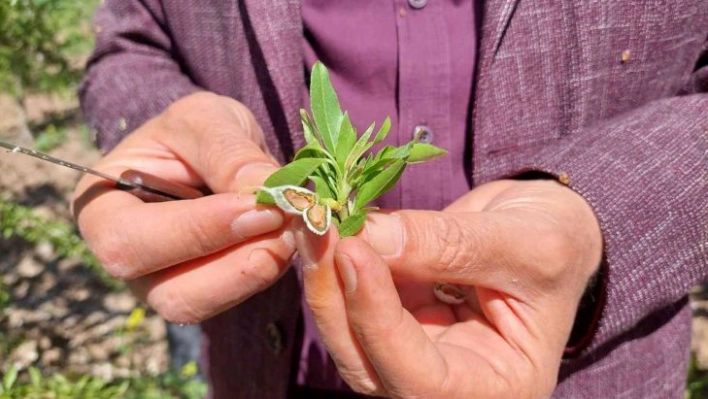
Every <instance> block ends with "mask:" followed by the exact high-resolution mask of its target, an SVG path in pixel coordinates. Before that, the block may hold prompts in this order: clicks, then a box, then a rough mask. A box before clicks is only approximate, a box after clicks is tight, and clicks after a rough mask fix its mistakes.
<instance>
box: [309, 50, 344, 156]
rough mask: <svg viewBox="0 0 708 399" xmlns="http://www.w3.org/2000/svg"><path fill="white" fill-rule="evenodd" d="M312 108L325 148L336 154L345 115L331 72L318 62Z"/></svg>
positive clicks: (314, 72) (312, 82)
mask: <svg viewBox="0 0 708 399" xmlns="http://www.w3.org/2000/svg"><path fill="white" fill-rule="evenodd" d="M310 108H311V109H312V117H313V118H314V119H315V124H316V127H317V130H319V132H320V133H321V134H322V141H323V142H324V143H323V144H324V146H325V148H327V150H328V151H329V152H330V153H332V154H335V153H336V151H337V142H338V141H339V125H340V124H341V121H342V116H343V115H342V110H341V108H340V107H339V100H338V99H337V93H335V92H334V88H333V87H332V82H331V81H330V79H329V72H327V68H325V66H324V65H323V64H322V63H321V62H316V63H315V65H314V66H313V67H312V76H311V79H310Z"/></svg>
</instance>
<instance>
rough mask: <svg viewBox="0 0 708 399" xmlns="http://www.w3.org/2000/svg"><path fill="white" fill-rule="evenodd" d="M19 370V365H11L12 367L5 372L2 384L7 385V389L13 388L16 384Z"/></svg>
mask: <svg viewBox="0 0 708 399" xmlns="http://www.w3.org/2000/svg"><path fill="white" fill-rule="evenodd" d="M17 372H18V370H17V367H15V366H10V368H9V369H8V370H7V372H6V373H5V377H4V378H3V381H2V384H3V386H4V387H5V390H6V391H9V390H11V389H12V386H13V385H15V381H16V380H17Z"/></svg>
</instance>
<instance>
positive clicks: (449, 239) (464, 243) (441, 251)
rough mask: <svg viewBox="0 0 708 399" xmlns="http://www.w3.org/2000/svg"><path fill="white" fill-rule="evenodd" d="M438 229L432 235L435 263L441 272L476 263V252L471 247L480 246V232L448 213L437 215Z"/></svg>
mask: <svg viewBox="0 0 708 399" xmlns="http://www.w3.org/2000/svg"><path fill="white" fill-rule="evenodd" d="M435 218H436V219H435V227H436V230H437V231H435V232H434V234H433V235H432V237H430V239H431V241H430V242H432V243H433V248H434V250H433V256H434V257H435V259H434V260H433V264H434V265H436V267H437V268H438V269H439V271H441V272H451V271H459V272H462V271H464V270H466V269H467V268H469V267H471V266H474V265H475V263H476V262H475V259H474V254H473V253H471V252H470V251H469V250H468V249H469V248H479V246H478V245H477V243H478V242H479V241H481V237H480V236H479V233H477V232H475V231H474V230H473V229H469V228H467V227H466V226H464V225H463V224H462V223H461V222H460V221H459V220H458V219H457V218H455V217H450V216H448V215H443V214H440V215H437V216H436V217H435Z"/></svg>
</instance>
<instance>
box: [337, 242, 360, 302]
mask: <svg viewBox="0 0 708 399" xmlns="http://www.w3.org/2000/svg"><path fill="white" fill-rule="evenodd" d="M334 263H335V264H336V265H337V270H338V271H339V277H340V278H341V279H342V283H343V284H344V291H345V292H346V293H347V294H351V293H352V292H354V291H356V283H357V281H356V269H354V264H353V263H352V259H351V258H350V257H349V256H347V255H345V254H343V253H341V252H336V253H335V254H334Z"/></svg>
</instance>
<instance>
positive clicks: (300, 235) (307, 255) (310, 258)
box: [295, 229, 317, 270]
mask: <svg viewBox="0 0 708 399" xmlns="http://www.w3.org/2000/svg"><path fill="white" fill-rule="evenodd" d="M312 244H313V242H312V239H311V238H310V237H308V234H307V233H306V232H305V231H304V230H303V229H297V230H295V245H296V246H297V252H298V253H299V254H300V260H301V261H302V267H304V268H306V269H313V270H314V269H317V259H316V258H315V248H314V247H313V245H312Z"/></svg>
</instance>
